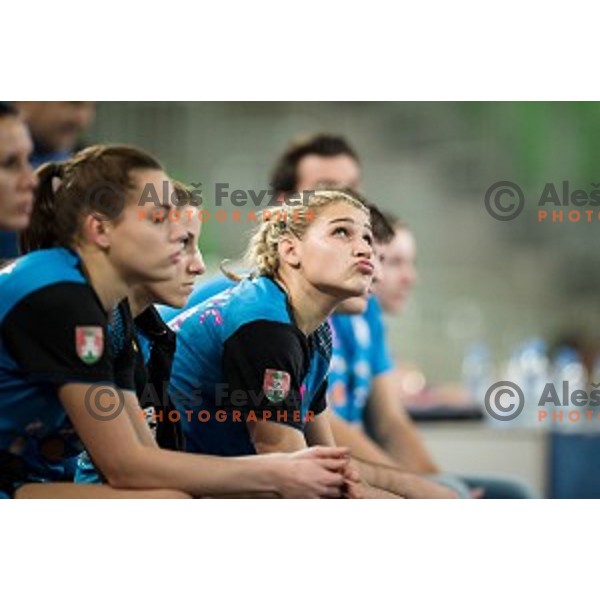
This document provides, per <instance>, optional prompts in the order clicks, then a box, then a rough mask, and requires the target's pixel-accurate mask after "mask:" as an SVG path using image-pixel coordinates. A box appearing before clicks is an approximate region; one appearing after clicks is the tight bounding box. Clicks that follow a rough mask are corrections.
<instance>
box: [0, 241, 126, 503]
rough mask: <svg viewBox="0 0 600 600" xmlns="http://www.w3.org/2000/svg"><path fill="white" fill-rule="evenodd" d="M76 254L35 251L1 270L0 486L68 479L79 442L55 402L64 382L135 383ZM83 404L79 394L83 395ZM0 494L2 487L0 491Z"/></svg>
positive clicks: (6, 492)
mask: <svg viewBox="0 0 600 600" xmlns="http://www.w3.org/2000/svg"><path fill="white" fill-rule="evenodd" d="M107 321H108V317H107V313H106V311H105V310H104V308H103V306H102V304H101V303H100V300H99V298H98V296H97V295H96V293H95V291H94V289H93V288H92V286H91V285H90V284H89V283H88V281H87V279H86V277H85V275H84V273H83V270H82V266H81V261H80V258H79V256H78V255H77V254H75V253H74V252H72V251H70V250H66V249H63V248H56V249H52V250H40V251H37V252H32V253H30V254H27V255H26V256H24V257H22V258H20V259H18V260H17V261H15V262H14V263H11V264H9V265H8V266H7V267H5V268H4V269H2V270H1V271H0V488H2V489H3V490H4V495H5V496H6V495H11V494H12V492H13V491H14V489H16V487H18V485H21V484H23V483H28V482H46V481H70V480H72V477H73V472H74V466H75V460H74V458H75V457H76V456H77V454H79V452H81V450H82V446H81V443H80V441H79V439H78V437H77V435H76V434H75V432H74V430H73V427H72V425H71V423H70V421H69V419H68V417H67V415H66V412H65V410H64V408H63V406H62V404H61V402H60V400H59V397H58V390H59V389H60V388H61V386H63V385H64V384H67V383H90V384H108V385H116V384H117V381H118V382H119V383H118V385H119V386H120V387H129V388H133V370H132V361H131V360H130V359H129V358H128V357H124V359H123V362H119V361H115V360H114V359H113V356H112V352H111V349H110V347H109V344H108V338H107ZM81 401H82V402H84V398H82V400H81ZM0 493H2V492H0Z"/></svg>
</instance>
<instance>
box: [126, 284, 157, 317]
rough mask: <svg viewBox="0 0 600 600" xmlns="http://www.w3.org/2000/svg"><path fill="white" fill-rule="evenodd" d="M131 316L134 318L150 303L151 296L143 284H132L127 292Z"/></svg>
mask: <svg viewBox="0 0 600 600" xmlns="http://www.w3.org/2000/svg"><path fill="white" fill-rule="evenodd" d="M127 298H128V300H129V308H130V309H131V316H132V317H133V318H134V319H135V318H136V317H137V316H139V315H141V314H142V313H143V312H144V311H145V310H146V309H147V308H148V307H149V306H150V305H151V304H152V298H151V297H150V295H149V294H148V292H147V291H146V289H145V288H144V286H143V285H134V286H133V287H132V288H131V289H130V290H129V294H127Z"/></svg>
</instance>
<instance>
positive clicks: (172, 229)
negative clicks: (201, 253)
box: [169, 218, 187, 244]
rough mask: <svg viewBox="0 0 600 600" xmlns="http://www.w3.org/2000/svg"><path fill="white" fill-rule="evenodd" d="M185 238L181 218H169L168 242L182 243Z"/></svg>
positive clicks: (185, 231)
mask: <svg viewBox="0 0 600 600" xmlns="http://www.w3.org/2000/svg"><path fill="white" fill-rule="evenodd" d="M186 239H187V230H186V228H185V224H184V223H182V222H181V218H177V219H176V218H169V242H171V243H174V244H183V242H184V241H185V240H186Z"/></svg>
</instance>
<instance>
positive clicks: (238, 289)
mask: <svg viewBox="0 0 600 600" xmlns="http://www.w3.org/2000/svg"><path fill="white" fill-rule="evenodd" d="M191 316H194V318H193V319H192V321H193V322H194V323H196V324H197V325H198V326H201V327H204V328H207V327H208V328H217V327H218V329H219V331H220V334H221V335H222V338H223V339H224V340H226V339H228V338H229V337H231V336H232V335H234V334H235V333H236V332H237V331H238V330H239V329H241V328H242V327H244V326H246V325H249V324H251V323H255V322H261V323H263V324H262V325H261V326H260V327H264V326H265V325H264V323H266V322H272V323H280V324H285V325H290V324H291V317H290V314H289V311H288V305H287V298H286V295H285V293H284V291H283V290H282V289H281V288H280V287H279V286H278V285H277V284H276V283H275V282H274V281H272V280H271V279H269V278H267V277H257V278H256V279H245V280H243V281H241V282H240V283H238V284H237V285H235V286H234V287H232V288H230V289H228V290H225V291H224V292H222V293H220V294H217V295H216V296H213V297H212V298H210V299H208V300H206V301H204V302H202V303H200V304H198V305H196V306H195V307H192V308H190V309H189V310H188V311H185V312H184V313H183V314H182V315H180V317H179V318H178V319H175V320H174V321H171V322H170V323H169V324H170V325H172V326H174V327H175V328H180V327H183V326H185V321H186V320H188V319H189V318H190V317H191Z"/></svg>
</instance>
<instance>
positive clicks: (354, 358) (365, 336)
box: [329, 296, 394, 424]
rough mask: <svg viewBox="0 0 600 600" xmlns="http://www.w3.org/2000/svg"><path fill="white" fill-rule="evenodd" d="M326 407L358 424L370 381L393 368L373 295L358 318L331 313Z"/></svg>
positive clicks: (377, 304) (370, 385) (370, 386)
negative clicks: (329, 365) (330, 355)
mask: <svg viewBox="0 0 600 600" xmlns="http://www.w3.org/2000/svg"><path fill="white" fill-rule="evenodd" d="M330 323H331V328H332V336H333V354H332V359H331V371H330V374H329V406H330V408H331V409H332V410H334V411H335V412H336V413H337V414H338V416H340V417H341V418H343V419H345V420H346V421H349V422H350V423H356V424H359V423H362V418H363V411H364V407H365V405H366V403H367V400H368V398H369V395H370V393H371V388H372V386H373V379H374V378H375V377H378V376H379V375H383V374H384V373H387V372H389V371H391V370H392V369H393V368H394V360H393V359H392V356H391V354H390V351H389V348H388V344H387V339H386V332H385V326H384V322H383V311H382V309H381V306H380V304H379V302H378V300H377V299H376V298H375V296H371V297H370V298H369V303H368V305H367V310H366V311H365V312H364V313H363V314H362V315H343V314H334V315H333V316H332V317H331V319H330Z"/></svg>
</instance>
